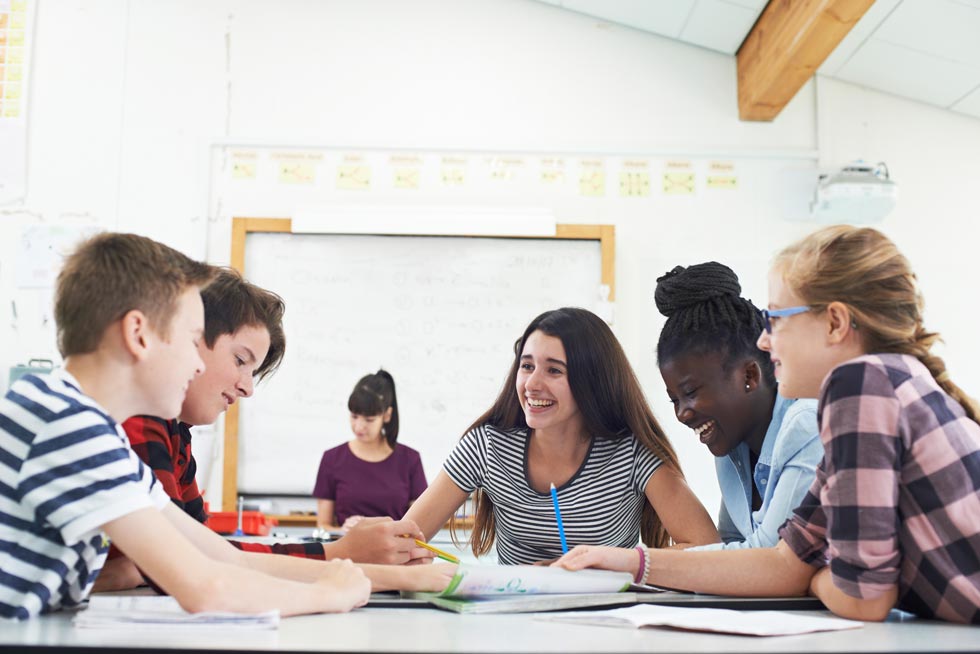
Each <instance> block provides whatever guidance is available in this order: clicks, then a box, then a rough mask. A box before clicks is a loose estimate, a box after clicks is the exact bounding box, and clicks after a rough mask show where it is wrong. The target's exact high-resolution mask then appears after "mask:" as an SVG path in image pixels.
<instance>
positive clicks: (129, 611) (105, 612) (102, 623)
mask: <svg viewBox="0 0 980 654" xmlns="http://www.w3.org/2000/svg"><path fill="white" fill-rule="evenodd" d="M72 623H73V624H74V625H75V626H76V627H87V628H111V629H118V628H120V627H127V626H129V627H135V628H139V629H147V628H150V629H152V628H161V627H162V628H165V629H173V628H174V627H178V626H179V627H180V628H181V629H183V628H184V627H194V628H201V629H216V628H232V629H278V628H279V611H266V612H264V613H248V614H246V613H227V612H219V611H206V612H201V613H188V612H187V611H185V610H184V609H182V608H180V604H178V603H177V600H175V599H174V598H173V597H169V596H142V595H138V596H133V595H95V596H93V597H91V598H90V599H89V602H88V608H87V609H85V610H83V611H79V612H78V613H77V614H75V618H74V619H73V620H72Z"/></svg>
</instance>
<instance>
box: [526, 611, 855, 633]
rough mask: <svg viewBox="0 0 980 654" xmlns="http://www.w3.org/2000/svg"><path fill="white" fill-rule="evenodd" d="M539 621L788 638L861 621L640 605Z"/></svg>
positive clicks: (558, 615)
mask: <svg viewBox="0 0 980 654" xmlns="http://www.w3.org/2000/svg"><path fill="white" fill-rule="evenodd" d="M537 619H538V620H545V621H549V622H564V623H568V624H581V625H598V626H605V627H633V628H640V627H673V628H675V629H686V630H689V631H710V632H717V633H724V634H738V635H741V636H790V635H795V634H808V633H812V632H815V631H839V630H842V629H859V628H861V627H863V626H864V623H863V622H858V621H855V620H844V619H843V618H831V617H827V616H823V615H799V614H795V613H786V612H783V611H733V610H731V609H705V608H696V609H692V608H680V607H676V606H655V605H652V604H641V605H637V606H630V607H627V608H621V609H611V610H609V611H583V612H579V613H558V614H552V615H542V616H538V618H537Z"/></svg>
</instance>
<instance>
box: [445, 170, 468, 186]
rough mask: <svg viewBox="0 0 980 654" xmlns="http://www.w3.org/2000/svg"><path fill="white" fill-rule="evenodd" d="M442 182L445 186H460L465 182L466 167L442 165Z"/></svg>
mask: <svg viewBox="0 0 980 654" xmlns="http://www.w3.org/2000/svg"><path fill="white" fill-rule="evenodd" d="M442 183H443V184H445V185H446V186H462V185H463V184H465V183H466V168H463V167H462V166H443V167H442Z"/></svg>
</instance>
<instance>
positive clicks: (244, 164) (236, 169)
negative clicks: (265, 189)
mask: <svg viewBox="0 0 980 654" xmlns="http://www.w3.org/2000/svg"><path fill="white" fill-rule="evenodd" d="M281 172H282V171H281V170H280V173H281ZM231 177H232V179H255V178H256V171H255V162H254V161H236V162H234V163H233V164H232V165H231Z"/></svg>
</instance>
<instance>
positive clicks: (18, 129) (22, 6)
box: [0, 0, 37, 204]
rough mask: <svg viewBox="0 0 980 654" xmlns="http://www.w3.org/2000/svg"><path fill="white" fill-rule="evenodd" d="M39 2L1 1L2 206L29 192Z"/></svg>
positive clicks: (0, 158)
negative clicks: (30, 119)
mask: <svg viewBox="0 0 980 654" xmlns="http://www.w3.org/2000/svg"><path fill="white" fill-rule="evenodd" d="M36 5H37V0H0V204H6V203H9V202H12V201H14V200H17V199H19V198H22V197H24V194H25V192H26V189H27V91H28V89H29V88H30V75H29V72H28V71H29V70H30V55H31V46H32V43H33V41H34V35H33V32H34V12H35V8H36Z"/></svg>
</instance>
